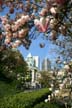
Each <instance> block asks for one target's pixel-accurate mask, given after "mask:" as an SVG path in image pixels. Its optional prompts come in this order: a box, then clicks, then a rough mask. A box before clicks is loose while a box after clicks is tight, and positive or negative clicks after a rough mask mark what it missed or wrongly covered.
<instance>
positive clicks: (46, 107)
mask: <svg viewBox="0 0 72 108" xmlns="http://www.w3.org/2000/svg"><path fill="white" fill-rule="evenodd" d="M34 108H64V106H61V105H59V104H56V103H50V102H47V103H44V102H41V103H40V104H37V105H36V106H34Z"/></svg>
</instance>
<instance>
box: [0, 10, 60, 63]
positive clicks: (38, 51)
mask: <svg viewBox="0 0 72 108" xmlns="http://www.w3.org/2000/svg"><path fill="white" fill-rule="evenodd" d="M8 11H9V9H8V8H5V10H4V11H3V12H0V16H4V15H5V14H6V13H7V12H8ZM14 16H15V14H13V15H12V18H13V17H14ZM37 35H39V36H38V38H37V39H35V40H33V41H32V44H31V46H30V48H29V50H26V49H25V48H24V47H23V46H22V45H21V46H20V47H18V49H19V50H20V52H21V54H22V55H23V57H24V58H26V56H27V55H28V53H31V54H32V55H33V56H39V58H40V62H42V60H43V59H44V58H45V57H47V58H49V59H50V61H52V62H53V61H54V60H55V59H56V57H57V56H58V50H59V49H58V47H57V46H56V45H54V44H52V42H51V41H49V40H46V39H44V40H43V38H42V36H43V35H44V34H42V33H40V34H37ZM40 43H44V44H45V47H44V48H40V46H39V44H40Z"/></svg>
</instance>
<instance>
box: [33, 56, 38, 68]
mask: <svg viewBox="0 0 72 108" xmlns="http://www.w3.org/2000/svg"><path fill="white" fill-rule="evenodd" d="M33 59H34V65H35V67H37V68H38V69H40V59H39V57H38V56H33Z"/></svg>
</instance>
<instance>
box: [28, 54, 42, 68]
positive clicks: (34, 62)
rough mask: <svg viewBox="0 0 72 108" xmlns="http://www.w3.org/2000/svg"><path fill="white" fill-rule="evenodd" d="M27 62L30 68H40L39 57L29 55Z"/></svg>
mask: <svg viewBox="0 0 72 108" xmlns="http://www.w3.org/2000/svg"><path fill="white" fill-rule="evenodd" d="M26 62H27V63H28V66H29V67H36V68H38V69H39V67H40V60H39V57H38V56H32V55H31V53H29V54H28V55H27V58H26Z"/></svg>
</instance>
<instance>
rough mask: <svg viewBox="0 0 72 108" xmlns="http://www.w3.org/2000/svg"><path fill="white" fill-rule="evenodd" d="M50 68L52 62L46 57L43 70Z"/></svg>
mask: <svg viewBox="0 0 72 108" xmlns="http://www.w3.org/2000/svg"><path fill="white" fill-rule="evenodd" d="M50 69H51V62H50V61H49V59H48V58H44V59H43V61H42V70H43V71H48V70H50Z"/></svg>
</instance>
